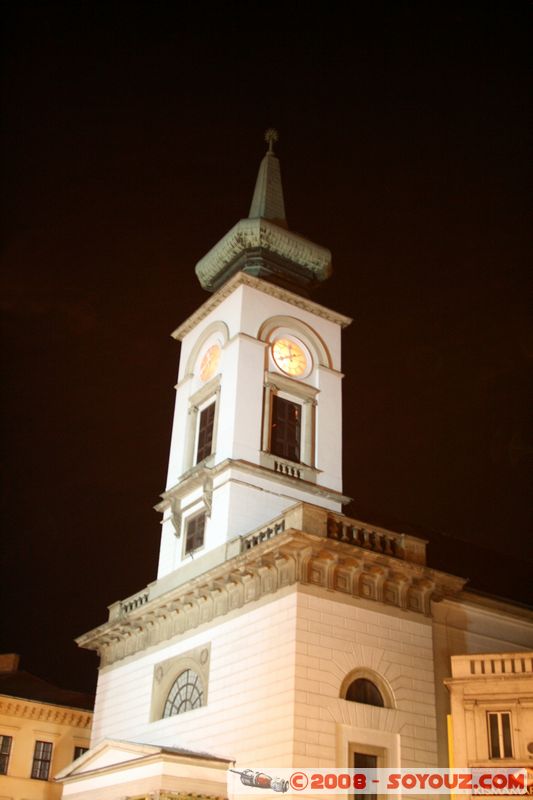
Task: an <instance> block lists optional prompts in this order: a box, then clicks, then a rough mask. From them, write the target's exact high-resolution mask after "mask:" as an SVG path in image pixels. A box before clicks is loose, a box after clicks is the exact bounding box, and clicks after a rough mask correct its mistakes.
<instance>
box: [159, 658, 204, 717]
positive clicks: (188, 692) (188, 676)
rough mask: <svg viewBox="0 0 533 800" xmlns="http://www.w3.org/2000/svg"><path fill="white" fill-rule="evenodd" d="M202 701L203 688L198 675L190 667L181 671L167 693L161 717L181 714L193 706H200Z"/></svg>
mask: <svg viewBox="0 0 533 800" xmlns="http://www.w3.org/2000/svg"><path fill="white" fill-rule="evenodd" d="M203 702H204V690H203V686H202V681H201V679H200V676H199V675H198V674H197V673H196V672H194V670H192V669H186V670H185V671H184V672H182V673H181V674H180V675H178V677H177V678H176V680H175V681H174V683H173V684H172V687H171V689H170V692H169V693H168V697H167V701H166V703H165V708H164V710H163V717H173V716H174V715H175V714H183V713H184V712H185V711H191V710H192V709H193V708H200V706H202V705H203Z"/></svg>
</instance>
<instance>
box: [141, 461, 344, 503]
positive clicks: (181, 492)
mask: <svg viewBox="0 0 533 800" xmlns="http://www.w3.org/2000/svg"><path fill="white" fill-rule="evenodd" d="M304 467H305V465H303V466H302V469H303V468H304ZM227 469H238V470H241V471H242V472H245V473H247V474H248V475H254V476H256V477H261V478H264V479H266V480H271V481H274V482H275V483H279V484H283V485H285V486H287V484H288V485H290V486H293V487H294V488H299V489H301V490H302V491H305V492H309V493H311V494H313V495H316V496H320V497H325V498H327V499H328V500H333V501H335V502H336V503H342V504H343V505H345V504H346V503H349V502H350V501H351V499H352V498H351V497H348V496H347V495H344V494H342V492H337V491H335V490H334V489H328V488H327V486H321V485H320V484H317V483H312V482H311V481H308V480H305V479H304V478H295V477H292V476H291V475H288V474H286V473H281V472H276V471H275V470H273V469H270V468H269V467H264V466H262V465H261V464H253V463H252V462H251V461H244V460H243V459H232V458H226V459H224V461H221V462H220V463H219V464H215V466H214V467H208V466H206V465H205V464H202V465H201V466H195V467H193V468H192V469H191V470H190V471H189V472H188V473H186V474H185V475H184V476H183V477H182V478H181V480H180V481H179V483H176V484H175V485H174V486H171V487H170V489H167V490H166V491H165V492H163V493H162V494H161V495H160V496H161V498H162V499H161V501H160V502H159V503H157V505H155V506H154V509H155V510H156V511H160V512H163V511H165V510H166V509H167V508H169V507H170V505H171V503H172V500H173V499H174V498H175V499H179V498H181V497H184V496H185V495H187V494H190V492H192V491H194V489H196V488H197V487H198V486H202V485H203V484H204V483H205V481H206V480H208V479H210V480H213V479H214V478H216V477H217V476H218V475H220V474H221V473H222V472H225V471H226V470H227ZM309 469H312V468H309ZM314 472H316V473H317V474H319V470H314ZM295 502H296V501H295Z"/></svg>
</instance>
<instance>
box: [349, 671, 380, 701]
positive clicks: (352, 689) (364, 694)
mask: <svg viewBox="0 0 533 800" xmlns="http://www.w3.org/2000/svg"><path fill="white" fill-rule="evenodd" d="M345 697H346V700H351V701H352V702H353V703H366V704H367V705H369V706H381V707H382V708H383V707H384V706H385V701H384V700H383V695H382V694H381V692H380V691H379V689H378V687H377V686H376V684H375V683H372V681H369V680H368V678H356V679H355V680H354V681H352V682H351V683H350V685H349V686H348V688H347V690H346V695H345Z"/></svg>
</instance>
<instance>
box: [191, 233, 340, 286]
mask: <svg viewBox="0 0 533 800" xmlns="http://www.w3.org/2000/svg"><path fill="white" fill-rule="evenodd" d="M257 248H261V249H264V250H267V251H269V252H271V253H274V254H276V255H278V256H281V258H284V259H286V260H287V261H288V262H289V263H291V264H296V265H298V267H301V268H303V270H305V271H306V272H307V273H309V274H310V275H312V276H313V277H314V278H315V279H317V280H320V281H323V280H325V279H326V278H327V277H329V275H330V274H331V251H330V250H328V249H327V248H326V247H322V246H321V245H318V244H315V243H314V242H312V241H310V239H306V238H305V237H304V236H300V235H299V234H297V233H294V232H293V231H290V230H288V229H287V228H285V227H282V226H280V225H276V224H275V223H273V222H271V221H269V220H267V219H265V218H264V217H256V218H252V219H251V218H246V219H241V220H239V222H237V223H236V225H234V226H233V228H231V230H229V231H228V233H226V235H225V236H223V237H222V239H220V241H218V242H217V243H216V244H215V245H214V247H212V248H211V250H209V252H208V253H206V255H205V256H204V257H203V258H201V259H200V261H198V263H197V264H196V267H195V272H196V274H197V276H198V279H199V281H200V283H201V285H202V286H203V287H204V289H206V288H207V289H209V288H212V287H213V284H214V283H215V282H216V281H217V279H220V277H221V276H223V274H224V272H225V270H226V269H227V268H228V266H229V265H230V264H232V263H233V262H234V261H235V259H237V258H238V257H239V256H241V255H242V254H243V253H246V252H247V251H253V250H256V249H257Z"/></svg>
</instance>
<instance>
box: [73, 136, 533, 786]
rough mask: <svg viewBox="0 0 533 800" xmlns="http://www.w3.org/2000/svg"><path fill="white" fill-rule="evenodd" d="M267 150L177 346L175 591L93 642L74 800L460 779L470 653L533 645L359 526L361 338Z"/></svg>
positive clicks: (405, 541)
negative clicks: (330, 289)
mask: <svg viewBox="0 0 533 800" xmlns="http://www.w3.org/2000/svg"><path fill="white" fill-rule="evenodd" d="M268 140H269V149H268V152H267V153H266V155H265V156H264V158H263V161H262V162H261V166H260V169H259V174H258V178H257V183H256V187H255V192H254V195H253V200H252V205H251V208H250V212H249V216H248V217H247V218H246V219H243V220H240V221H239V222H238V223H237V224H236V225H235V226H234V227H233V228H232V229H231V230H230V231H229V232H228V233H227V234H226V235H225V236H224V237H223V238H222V239H221V240H220V241H219V242H218V243H217V244H216V245H215V246H214V247H213V248H212V249H211V250H210V251H209V252H208V253H207V255H206V256H204V258H202V259H201V261H200V262H198V264H197V266H196V272H197V275H198V278H199V280H200V282H201V284H202V286H203V287H204V288H205V289H206V290H207V291H208V292H210V293H211V294H210V296H209V297H208V299H207V300H206V301H205V302H204V303H203V304H202V305H201V306H200V308H198V309H197V310H196V311H195V312H194V313H193V314H192V315H191V316H190V317H189V319H187V320H186V321H185V322H183V323H182V324H181V325H180V327H179V328H178V329H177V330H176V331H175V332H174V334H173V335H174V337H175V338H176V339H178V340H179V341H180V342H181V357H180V365H179V373H178V381H177V385H176V406H175V414H174V422H173V430H172V439H171V446H170V459H169V470H168V478H167V485H166V489H165V491H164V493H163V494H162V496H161V502H160V503H159V505H158V510H159V511H160V512H161V513H162V515H163V525H162V537H161V548H160V558H159V568H158V575H157V579H156V580H155V581H154V582H153V583H151V584H149V585H148V586H147V587H145V588H144V589H142V590H141V591H140V592H138V593H137V594H135V595H134V596H132V597H129V598H126V599H124V600H121V601H119V602H117V603H115V604H114V605H113V606H111V608H110V613H109V620H108V621H107V622H106V623H105V624H103V625H101V626H100V627H99V628H97V629H95V630H93V631H90V632H89V633H87V634H85V635H84V636H82V637H81V638H80V639H79V644H80V646H82V647H87V648H90V649H94V650H97V651H98V652H99V654H100V658H101V667H100V673H99V680H98V689H97V698H96V706H95V720H94V728H93V736H92V749H91V751H90V752H89V753H87V754H86V755H85V756H84V757H83V758H82V759H81V760H80V761H79V762H78V763H77V764H76V765H75V767H74V768H73V769H70V770H68V769H67V770H65V771H64V772H63V773H62V775H61V776H60V777H61V780H62V781H63V783H64V797H68V798H71V799H72V800H107V799H109V800H112V799H113V800H114V799H115V798H119V797H121V798H124V797H140V796H141V793H144V794H143V795H142V796H143V797H144V796H148V795H149V793H150V792H157V791H159V792H166V793H169V794H168V796H172V797H180V796H181V795H180V793H183V792H189V793H190V794H191V795H192V796H196V797H200V796H202V797H204V796H211V797H226V796H227V794H226V792H227V790H226V768H227V766H228V764H230V763H234V764H235V765H236V766H237V767H238V768H239V769H245V768H254V767H255V768H261V767H264V766H266V765H272V766H278V767H293V766H295V767H296V766H299V767H304V766H309V767H313V766H320V767H326V766H336V767H350V766H354V765H357V766H361V765H363V762H364V764H366V765H367V766H372V765H375V766H398V765H402V766H426V767H431V766H437V765H444V764H446V763H447V738H446V713H447V710H448V706H447V702H448V699H447V690H446V689H445V687H444V684H443V679H444V678H445V677H448V676H449V663H450V656H451V655H453V654H455V653H462V652H470V651H472V652H478V651H479V648H481V649H482V650H487V649H488V650H490V651H495V652H497V651H498V650H502V649H506V650H513V651H519V650H520V649H524V648H526V647H527V646H528V642H529V643H530V646H531V642H532V636H533V619H532V617H531V616H529V617H528V616H527V615H526V614H524V613H522V612H521V613H519V614H517V613H516V612H515V610H513V608H512V607H511V606H509V607H507V606H503V605H501V604H500V605H499V606H498V607H497V608H496V607H495V606H494V605H492V606H491V605H490V603H488V602H485V601H484V600H483V599H481V598H479V597H476V596H475V595H471V594H466V593H465V592H464V590H463V586H464V581H463V580H462V579H459V578H456V577H454V576H451V575H448V574H446V573H443V572H440V571H438V570H435V569H431V568H429V567H428V566H427V564H426V543H425V542H424V541H423V540H421V539H418V538H415V537H412V536H409V535H406V534H404V533H402V532H394V531H389V530H385V529H382V528H377V527H374V526H369V525H368V524H365V523H364V522H363V521H360V520H356V519H351V518H348V517H346V516H344V515H343V514H342V507H343V504H344V503H346V502H347V501H348V500H349V498H347V497H346V496H345V495H344V494H343V485H342V424H341V420H342V395H341V383H342V363H341V333H342V330H343V328H344V327H346V326H347V325H349V324H350V323H351V320H350V319H349V318H348V317H346V316H344V315H343V314H340V313H338V312H336V311H334V310H331V309H328V308H325V307H324V306H322V305H320V304H318V303H317V302H315V301H314V300H311V299H309V292H310V290H311V289H313V288H315V287H317V286H319V284H320V283H321V282H322V281H324V280H325V279H327V278H328V277H329V276H330V273H331V254H330V253H329V251H328V250H327V249H325V248H324V247H321V246H319V245H316V244H314V243H313V242H311V241H309V240H308V239H306V238H304V237H302V236H300V235H298V234H295V233H294V232H292V231H290V230H289V228H288V225H287V221H286V216H285V207H284V201H283V191H282V184H281V174H280V167H279V161H278V159H277V157H276V156H275V155H274V153H273V140H274V136H273V134H272V133H270V134H269V137H268ZM495 620H497V625H493V623H494V621H495ZM510 645H512V646H510Z"/></svg>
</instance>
